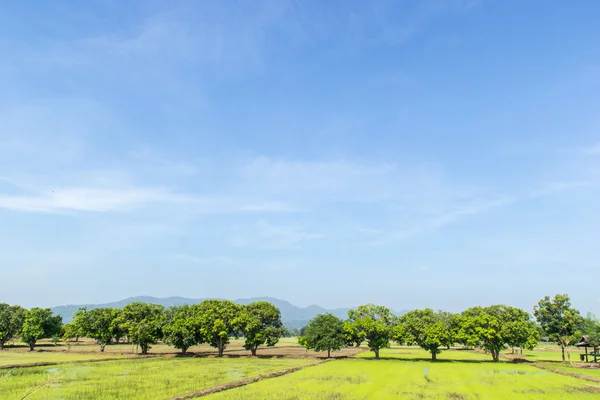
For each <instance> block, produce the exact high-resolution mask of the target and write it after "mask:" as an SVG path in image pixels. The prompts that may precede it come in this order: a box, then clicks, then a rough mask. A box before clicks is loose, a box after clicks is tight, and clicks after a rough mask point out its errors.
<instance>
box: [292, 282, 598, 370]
mask: <svg viewBox="0 0 600 400" xmlns="http://www.w3.org/2000/svg"><path fill="white" fill-rule="evenodd" d="M301 334H302V335H301V336H300V338H299V342H300V344H302V345H304V346H305V347H306V348H308V349H314V350H315V351H326V352H327V356H328V357H329V356H330V354H331V351H334V350H340V349H341V348H343V347H347V346H359V345H361V344H363V343H366V345H367V346H368V347H369V349H370V350H371V351H372V352H373V353H374V354H375V358H376V359H378V358H379V355H380V351H381V349H384V348H387V347H390V345H391V342H396V343H398V344H400V345H417V346H420V347H421V348H422V349H424V350H426V351H428V352H429V353H430V354H431V359H432V360H433V361H435V360H436V356H437V354H439V353H440V352H441V351H442V350H443V349H449V348H450V347H451V346H453V345H456V344H460V345H463V346H466V347H471V348H479V349H483V350H484V351H486V352H487V353H489V354H490V355H491V356H492V360H493V361H495V362H498V361H499V360H500V352H501V351H502V350H503V349H504V348H506V347H508V348H512V349H513V352H514V350H515V348H518V349H521V352H522V350H523V349H529V350H531V349H533V348H534V347H535V346H537V344H538V341H539V340H540V339H541V338H542V336H545V338H546V339H547V340H548V341H552V342H555V343H557V344H558V345H559V346H560V347H561V349H562V359H563V361H565V350H567V353H568V348H569V346H571V345H573V344H574V343H576V341H578V340H579V338H580V337H581V336H582V335H588V336H589V339H588V341H589V342H590V344H592V345H593V346H594V347H596V348H598V347H600V340H599V337H600V320H598V319H597V318H596V317H595V316H594V315H593V314H588V315H587V317H585V318H584V317H582V316H581V314H580V312H579V311H578V310H577V309H575V308H573V307H572V306H571V302H570V299H569V296H568V295H566V294H558V295H556V296H555V297H554V298H552V299H551V298H550V297H548V296H546V297H544V298H543V299H541V300H540V301H539V302H538V303H537V304H536V305H535V306H534V312H533V316H532V315H530V314H529V313H528V312H526V311H524V310H521V309H519V308H515V307H510V306H506V305H502V304H500V305H492V306H487V307H480V306H477V307H472V308H469V309H467V310H465V311H463V312H462V313H460V314H452V313H449V312H445V311H434V310H432V309H429V308H426V309H421V310H413V311H410V312H408V313H406V314H404V315H402V316H399V317H398V316H396V315H394V314H393V313H392V312H391V311H390V310H389V309H388V308H386V307H384V306H379V305H374V304H366V305H362V306H360V307H358V308H357V309H356V310H351V311H349V312H348V318H347V319H346V320H342V319H340V318H338V317H336V316H334V315H332V314H323V315H318V316H317V317H316V318H314V319H313V320H312V321H310V323H309V324H308V326H307V327H306V328H305V329H303V332H301ZM569 359H570V354H569Z"/></svg>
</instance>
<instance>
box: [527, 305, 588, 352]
mask: <svg viewBox="0 0 600 400" xmlns="http://www.w3.org/2000/svg"><path fill="white" fill-rule="evenodd" d="M533 314H534V315H535V318H536V319H537V321H538V323H539V324H540V325H541V327H542V329H543V330H544V333H545V334H546V335H548V336H549V337H550V340H552V341H553V342H556V343H557V344H558V345H559V346H560V347H561V350H562V360H563V362H564V361H565V349H566V350H567V353H568V357H569V361H570V359H571V353H570V352H569V351H568V348H569V346H570V345H572V344H573V343H574V342H575V341H576V340H578V339H579V337H578V336H579V335H580V334H581V332H580V328H581V325H582V323H583V318H582V317H581V315H580V313H579V311H578V310H576V309H575V308H573V307H571V300H570V299H569V296H568V295H567V294H557V295H556V296H554V298H553V299H550V297H549V296H546V297H544V298H543V299H542V300H540V301H539V302H538V304H537V305H536V306H535V307H534V311H533Z"/></svg>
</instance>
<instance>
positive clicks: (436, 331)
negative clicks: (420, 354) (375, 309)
mask: <svg viewBox="0 0 600 400" xmlns="http://www.w3.org/2000/svg"><path fill="white" fill-rule="evenodd" d="M452 329H453V328H452V326H451V317H450V316H449V315H447V314H446V313H442V312H434V311H433V310H431V309H429V308H426V309H424V310H414V311H410V312H408V313H406V314H404V315H403V316H402V317H400V319H399V320H398V325H397V326H396V327H395V329H394V335H393V337H394V340H395V341H397V342H398V343H400V344H403V343H406V344H409V345H412V344H416V345H418V346H420V347H421V348H422V349H424V350H427V351H428V352H430V353H431V360H432V361H435V360H436V355H437V354H439V353H440V351H441V350H440V348H441V347H449V346H451V345H452V343H453V338H454V335H453V332H452Z"/></svg>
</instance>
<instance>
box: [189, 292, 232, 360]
mask: <svg viewBox="0 0 600 400" xmlns="http://www.w3.org/2000/svg"><path fill="white" fill-rule="evenodd" d="M242 309H243V308H242V306H240V305H238V304H235V303H234V302H232V301H229V300H204V301H203V302H202V303H200V304H198V310H199V316H200V318H199V319H200V337H201V343H208V344H210V345H211V346H212V347H215V348H216V349H217V351H218V355H219V357H222V356H223V352H224V351H225V347H227V345H228V344H229V337H230V336H233V335H234V334H236V333H237V332H238V331H239V329H240V325H241V324H240V316H241V312H242Z"/></svg>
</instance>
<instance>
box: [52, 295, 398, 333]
mask: <svg viewBox="0 0 600 400" xmlns="http://www.w3.org/2000/svg"><path fill="white" fill-rule="evenodd" d="M203 300H206V299H188V298H185V297H165V298H157V297H151V296H139V297H130V298H128V299H124V300H120V301H115V302H113V303H105V304H80V305H66V306H58V307H53V308H52V311H54V313H55V314H59V315H60V316H62V318H63V323H68V322H71V320H72V317H73V313H75V311H77V310H79V309H80V308H81V307H87V309H88V310H91V309H93V308H100V307H113V308H122V307H124V306H126V305H127V304H130V303H133V302H136V301H140V302H144V303H154V304H161V305H163V306H165V307H170V306H180V305H184V304H197V303H200V302H202V301H203ZM255 301H268V302H269V303H272V304H273V305H274V306H275V307H277V308H279V310H280V311H281V320H282V321H283V323H284V325H285V326H286V327H287V328H288V329H293V328H301V327H303V326H305V325H306V324H308V321H310V320H311V319H313V318H314V317H315V316H316V315H317V314H324V313H328V312H329V313H332V314H333V315H335V316H337V317H339V318H342V319H344V318H346V317H347V316H348V310H350V308H335V309H327V308H323V307H320V306H316V305H311V306H308V307H296V306H295V305H293V304H292V303H290V302H288V301H285V300H280V299H276V298H273V297H252V298H249V299H237V300H234V302H235V303H238V304H244V305H245V304H250V303H253V302H255ZM403 313H404V312H399V313H398V312H395V314H398V315H401V314H403Z"/></svg>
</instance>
